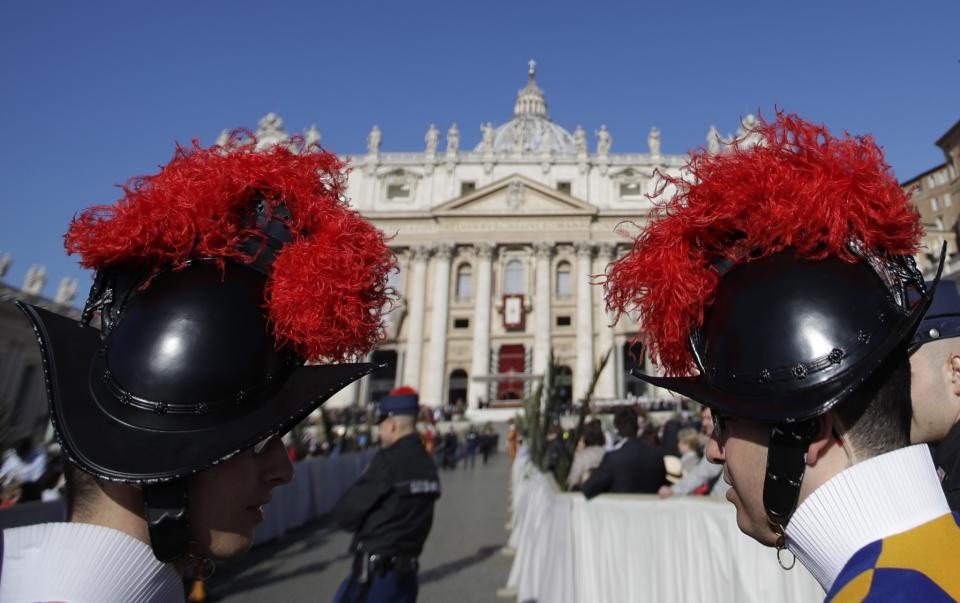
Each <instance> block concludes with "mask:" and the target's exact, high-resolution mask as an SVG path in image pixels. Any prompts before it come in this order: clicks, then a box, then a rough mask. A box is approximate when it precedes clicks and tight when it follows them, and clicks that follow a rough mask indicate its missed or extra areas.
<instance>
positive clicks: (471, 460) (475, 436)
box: [463, 425, 480, 469]
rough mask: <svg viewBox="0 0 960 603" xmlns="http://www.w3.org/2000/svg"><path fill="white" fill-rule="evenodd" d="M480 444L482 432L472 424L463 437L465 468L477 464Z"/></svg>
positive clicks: (471, 467)
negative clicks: (478, 431)
mask: <svg viewBox="0 0 960 603" xmlns="http://www.w3.org/2000/svg"><path fill="white" fill-rule="evenodd" d="M479 445H480V434H479V433H477V428H476V427H475V426H473V425H471V426H470V427H469V428H468V429H467V435H466V436H464V438H463V447H464V455H463V468H464V469H466V468H468V467H469V468H470V469H473V468H474V467H476V466H477V447H478V446H479Z"/></svg>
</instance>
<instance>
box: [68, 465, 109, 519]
mask: <svg viewBox="0 0 960 603" xmlns="http://www.w3.org/2000/svg"><path fill="white" fill-rule="evenodd" d="M63 477H64V481H65V482H66V484H67V519H68V520H69V521H79V520H82V519H83V518H84V517H87V516H89V515H90V514H91V513H92V512H93V505H94V501H95V499H96V498H97V497H98V496H99V495H100V492H101V491H100V486H99V485H98V484H97V478H95V477H93V476H92V475H90V474H88V473H85V472H84V471H83V470H82V469H80V468H79V467H77V466H76V465H75V464H73V463H72V462H70V461H65V462H64V464H63Z"/></svg>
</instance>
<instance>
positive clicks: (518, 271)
mask: <svg viewBox="0 0 960 603" xmlns="http://www.w3.org/2000/svg"><path fill="white" fill-rule="evenodd" d="M503 276H504V284H503V292H504V293H506V294H508V295H509V294H521V293H523V289H524V287H523V262H521V261H520V260H510V261H509V262H507V268H506V271H505V273H504V275H503Z"/></svg>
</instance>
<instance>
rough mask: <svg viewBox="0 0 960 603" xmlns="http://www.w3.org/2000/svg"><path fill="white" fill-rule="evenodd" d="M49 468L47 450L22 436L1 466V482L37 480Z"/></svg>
mask: <svg viewBox="0 0 960 603" xmlns="http://www.w3.org/2000/svg"><path fill="white" fill-rule="evenodd" d="M46 470H47V451H46V450H44V448H43V447H42V446H34V445H33V442H32V441H31V439H30V438H21V439H20V441H19V442H17V445H16V447H14V449H13V450H12V451H11V452H10V453H9V454H8V455H7V458H6V460H4V461H3V466H2V467H0V482H19V483H26V482H35V481H38V480H39V479H40V478H41V477H42V476H43V474H44V472H45V471H46Z"/></svg>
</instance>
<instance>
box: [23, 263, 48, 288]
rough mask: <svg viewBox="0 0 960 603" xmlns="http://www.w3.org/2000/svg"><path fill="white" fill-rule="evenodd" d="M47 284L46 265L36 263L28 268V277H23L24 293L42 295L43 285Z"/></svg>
mask: <svg viewBox="0 0 960 603" xmlns="http://www.w3.org/2000/svg"><path fill="white" fill-rule="evenodd" d="M45 284H47V269H46V267H45V266H40V265H37V264H34V265H33V266H30V267H29V268H28V269H27V275H26V278H24V279H23V291H24V293H32V294H33V295H40V293H41V292H42V291H43V286H44V285H45Z"/></svg>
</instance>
